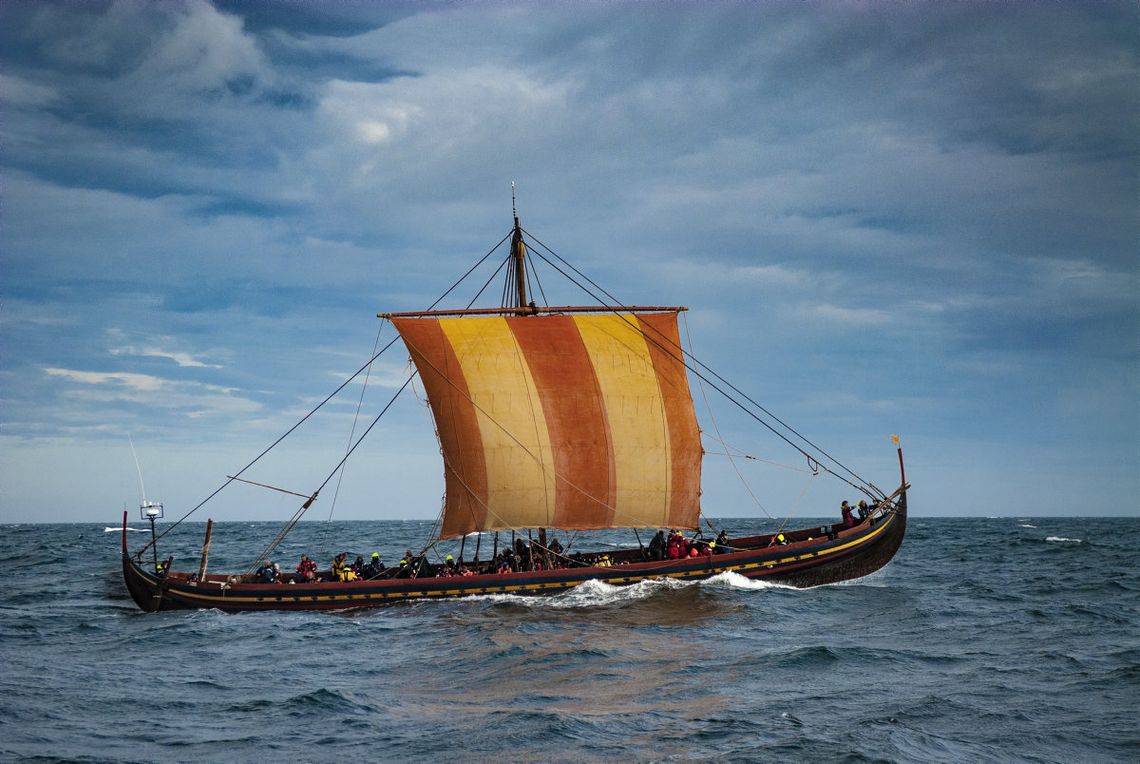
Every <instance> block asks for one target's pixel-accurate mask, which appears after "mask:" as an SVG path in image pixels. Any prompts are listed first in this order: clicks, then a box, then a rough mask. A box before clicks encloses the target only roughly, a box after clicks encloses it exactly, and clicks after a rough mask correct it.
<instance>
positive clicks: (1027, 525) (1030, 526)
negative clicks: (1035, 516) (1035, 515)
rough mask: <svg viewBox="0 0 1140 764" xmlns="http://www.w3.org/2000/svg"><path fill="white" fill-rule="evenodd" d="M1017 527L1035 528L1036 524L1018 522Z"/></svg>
mask: <svg viewBox="0 0 1140 764" xmlns="http://www.w3.org/2000/svg"><path fill="white" fill-rule="evenodd" d="M1017 527H1018V528H1036V527H1037V526H1036V525H1030V524H1029V523H1018V525H1017Z"/></svg>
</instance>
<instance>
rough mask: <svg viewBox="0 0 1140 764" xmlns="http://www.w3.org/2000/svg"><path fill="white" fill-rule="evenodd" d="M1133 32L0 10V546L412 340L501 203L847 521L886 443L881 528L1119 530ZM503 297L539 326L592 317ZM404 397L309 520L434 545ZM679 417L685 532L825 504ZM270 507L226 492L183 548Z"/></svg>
mask: <svg viewBox="0 0 1140 764" xmlns="http://www.w3.org/2000/svg"><path fill="white" fill-rule="evenodd" d="M1137 21H1138V19H1137V9H1136V7H1135V4H1133V3H1125V2H1120V3H1112V2H1105V3H1080V2H1057V3H982V2H978V3H971V2H963V3H893V2H831V3H815V2H806V3H804V2H794V3H793V2H772V3H750V2H708V3H687V2H659V3H624V2H563V3H522V2H473V3H455V2H435V3H432V2H426V3H411V2H407V3H402V2H392V3H382V4H381V3H376V4H374V3H363V2H360V3H355V2H341V3H315V2H314V3H303V2H281V3H272V4H271V3H261V2H238V1H232V2H216V3H214V4H210V3H207V2H201V1H186V2H175V1H172V2H164V3H147V2H119V1H116V2H98V1H94V2H73V3H57V2H20V1H19V0H15V1H13V2H7V3H3V4H0V521H2V522H106V523H107V524H111V525H113V524H116V523H118V522H119V521H120V519H121V513H122V511H123V510H124V509H128V510H130V511H131V512H132V516H137V512H138V509H137V507H138V504H139V500H140V493H142V491H141V490H140V485H139V471H137V470H136V462H135V457H134V456H133V455H132V445H131V444H132V443H133V448H134V451H135V453H136V454H137V459H138V464H139V467H140V468H141V475H142V478H143V480H144V483H145V494H146V498H148V499H150V500H156V501H162V502H163V503H164V504H165V506H166V513H167V516H168V517H177V516H181V515H182V514H183V513H184V512H186V511H188V510H189V509H191V508H192V507H194V506H195V505H196V504H198V503H199V502H200V501H201V500H202V499H204V498H205V497H206V496H207V495H209V494H210V493H211V492H212V491H213V490H214V489H215V488H217V487H218V486H219V485H221V484H222V483H223V482H224V481H225V478H226V476H227V475H232V474H234V472H235V471H237V470H240V469H241V468H242V467H243V466H245V465H246V464H247V463H248V462H249V461H250V460H252V459H253V458H254V457H255V456H257V455H258V454H259V453H260V452H261V451H262V450H263V449H264V448H265V447H266V446H268V445H269V444H270V443H272V442H273V441H274V440H276V439H277V437H278V436H280V435H281V434H282V433H284V432H285V431H286V430H287V429H289V427H291V426H292V425H293V424H294V423H295V422H296V421H297V420H298V419H300V418H301V417H302V416H303V415H304V414H305V413H306V412H308V411H309V410H310V409H311V408H312V407H313V406H314V405H316V404H317V403H318V402H320V401H321V400H322V399H323V398H324V397H325V396H326V395H327V394H329V393H330V392H332V391H333V390H334V389H335V388H336V387H337V386H338V385H339V384H340V383H341V382H343V381H344V380H345V379H347V378H348V377H349V376H350V375H351V374H352V373H353V372H355V371H356V370H357V369H358V368H360V367H361V366H362V365H363V364H364V363H365V362H366V361H367V359H368V358H369V356H370V355H371V352H372V349H373V347H375V343H376V342H377V341H379V342H381V343H384V342H387V341H388V340H390V339H391V338H392V336H393V334H392V328H391V326H388V325H385V324H384V323H383V322H381V321H379V320H378V319H377V318H376V313H377V312H379V311H400V310H420V309H424V308H426V307H427V306H428V305H430V304H431V303H432V302H433V301H434V300H435V299H436V298H437V297H438V296H439V295H440V294H441V293H442V292H443V291H444V290H445V289H446V288H447V287H448V286H450V285H451V284H452V283H453V282H454V281H455V280H456V279H457V278H458V277H459V276H460V275H462V274H463V273H464V272H465V271H466V270H467V269H468V268H469V267H470V266H471V265H472V264H474V263H475V262H476V261H477V260H478V259H479V258H480V257H482V256H483V255H484V254H485V253H486V252H488V251H489V250H490V249H491V248H492V247H493V246H494V244H495V243H496V242H498V241H499V240H500V239H501V238H502V237H503V236H504V235H505V234H507V232H508V231H509V229H510V227H511V224H512V220H511V183H512V182H516V183H517V192H518V210H519V215H520V217H521V219H522V224H523V226H524V228H525V229H526V230H527V231H528V232H530V233H531V234H533V235H534V236H535V237H537V239H538V240H540V241H541V242H543V243H544V244H546V245H548V246H549V247H550V248H551V249H552V250H553V251H554V252H556V253H558V254H559V255H560V256H562V257H564V258H566V259H567V260H569V261H571V262H572V263H574V265H575V266H576V267H578V268H579V269H580V270H582V271H583V272H584V273H586V274H587V275H589V276H590V278H592V279H593V280H594V281H596V282H598V283H600V284H602V285H604V286H605V287H606V288H607V289H608V290H609V291H610V292H611V293H612V294H614V295H615V296H616V297H617V298H618V299H620V300H621V302H622V303H624V304H652V305H661V304H677V305H685V306H687V307H688V308H689V311H688V312H687V313H685V314H684V318H683V320H682V325H681V331H682V336H683V337H685V338H687V341H689V342H691V349H692V351H693V353H694V354H695V355H696V356H697V357H698V358H700V359H701V361H703V362H704V363H706V364H707V365H708V366H710V367H711V368H713V369H715V370H716V371H717V372H718V373H719V374H721V375H722V376H724V377H725V378H727V379H728V380H730V381H731V382H733V384H735V385H736V386H737V387H739V388H741V389H742V390H744V391H745V392H747V393H748V394H749V395H750V396H751V397H753V398H754V399H756V400H757V401H759V402H760V403H762V404H763V405H764V406H765V407H766V408H768V409H769V410H771V411H772V412H773V413H775V414H777V415H778V416H779V417H780V418H781V419H783V420H784V421H786V422H788V423H789V424H791V425H792V426H794V427H795V428H796V429H797V430H799V431H800V432H802V433H804V434H805V435H806V436H808V437H809V438H811V439H812V440H813V441H814V442H816V443H818V444H819V445H820V446H822V447H824V448H825V449H826V450H827V451H828V452H829V453H831V454H833V455H835V456H837V457H838V458H839V459H840V460H841V461H843V462H844V463H845V464H846V465H848V466H850V467H851V468H852V469H854V470H855V471H856V472H859V473H860V474H862V475H864V477H867V478H868V479H869V480H871V481H872V482H874V483H875V484H876V485H879V486H881V487H883V488H885V489H887V490H890V489H892V488H893V487H894V486H895V485H897V483H898V480H899V476H898V464H897V458H896V455H895V451H894V448H893V446H892V445H891V443H890V440H889V437H890V435H892V434H898V435H900V436H901V438H902V444H903V447H904V450H905V453H906V469H907V479H908V480H909V481H910V482H911V483H912V484H913V488H912V490H911V493H910V505H911V511H912V513H913V514H914V515H916V516H943V515H973V516H979V515H980V516H1034V515H1125V516H1137V515H1138V514H1140V509H1138V503H1137V497H1138V496H1140V439H1138V436H1137V428H1138V426H1140V403H1138V399H1140V396H1138V393H1137V391H1138V390H1140V304H1138V302H1140V282H1138V272H1137V270H1138V259H1137V255H1138V249H1137V244H1138V241H1140V236H1138V234H1140V230H1138V228H1140V216H1138V214H1137V212H1138V210H1137V202H1138V198H1140V189H1138V180H1137V177H1138V176H1137V173H1138V167H1140V164H1138V159H1140V147H1138V145H1137V144H1138V135H1140V132H1138V130H1137V127H1138V124H1137V116H1138V106H1137V95H1136V93H1137V83H1138V77H1137V75H1138V48H1140V45H1138V43H1140V39H1138V33H1137V29H1138V23H1137ZM501 256H505V251H504V250H499V252H497V253H496V254H495V255H494V256H493V257H492V258H491V261H493V263H494V265H497V264H498V261H499V258H500V257H501ZM494 265H492V266H489V267H487V268H484V269H482V270H480V271H478V272H477V273H476V274H475V275H474V276H472V277H471V278H470V279H468V280H467V281H465V282H464V283H463V284H462V285H461V287H460V288H459V289H457V290H456V292H455V294H454V295H453V296H451V297H450V298H449V299H448V300H447V301H445V303H444V305H446V306H449V307H461V306H462V305H465V304H466V302H467V301H468V300H470V299H471V298H472V297H473V296H474V295H475V293H476V292H477V291H478V289H479V286H481V285H482V284H483V282H484V281H485V280H486V279H488V278H489V277H490V276H491V271H492V270H493V268H494ZM538 276H539V279H540V281H541V284H542V287H543V291H544V292H545V294H546V295H547V298H548V302H549V304H567V303H584V302H590V300H589V298H588V297H587V296H585V295H583V294H582V293H581V292H579V291H577V290H576V288H575V287H574V286H573V285H572V284H570V283H569V282H567V281H566V280H565V279H563V278H562V277H561V276H559V275H558V274H557V273H556V272H554V271H552V270H549V269H545V266H543V265H542V263H541V262H540V263H539V271H538ZM500 291H501V286H500V285H499V284H498V282H496V283H495V284H494V285H493V286H492V287H490V288H489V289H488V290H487V293H485V295H484V300H483V302H482V303H481V304H483V305H495V304H497V303H498V299H499V293H500ZM488 295H489V297H488ZM408 370H409V365H408V358H407V354H406V352H405V351H404V350H403V348H402V347H401V346H399V345H397V346H396V347H394V348H393V349H392V350H390V351H388V352H387V353H385V354H384V355H383V356H381V358H380V359H379V360H378V362H377V363H376V364H375V365H374V366H373V368H372V369H371V371H370V373H369V375H368V381H367V384H364V383H362V382H361V381H360V380H359V379H358V380H357V381H355V382H354V383H352V384H350V385H349V386H348V387H347V388H346V391H345V393H344V394H343V395H341V396H338V397H337V398H335V399H334V400H333V401H332V402H331V403H330V404H329V405H328V406H326V407H325V409H322V415H321V416H318V417H314V418H313V419H312V420H310V421H309V422H307V423H306V424H305V425H304V426H303V427H302V428H300V429H298V430H297V431H296V433H294V434H293V435H292V436H290V438H288V439H286V440H285V441H284V442H283V443H282V445H281V446H279V447H278V448H276V449H274V450H273V451H272V452H271V453H270V455H269V456H267V457H266V458H265V459H264V460H262V461H260V462H258V463H257V464H256V465H255V466H254V467H253V468H251V469H250V471H249V472H247V473H245V475H246V477H249V478H250V479H252V480H257V481H259V482H265V483H268V484H272V485H275V486H279V487H283V488H287V489H288V490H292V491H296V492H298V493H303V494H307V493H309V492H311V491H312V490H313V489H315V488H316V487H317V486H318V485H319V484H320V483H321V482H322V481H323V480H324V479H325V478H326V477H327V476H328V475H329V474H331V472H332V470H333V468H334V467H335V466H336V464H337V462H338V461H339V460H340V458H341V457H342V456H343V455H344V453H345V450H346V448H347V444H348V443H349V442H350V440H351V439H352V437H354V435H359V434H360V433H361V432H362V431H363V430H364V428H365V427H366V426H367V425H368V423H370V422H371V421H372V418H373V417H375V415H376V414H377V413H378V412H379V410H380V408H381V407H382V406H383V405H384V404H385V403H386V402H387V400H388V399H389V398H390V397H391V395H392V394H393V393H394V392H395V389H396V388H397V387H398V386H399V385H400V384H401V383H402V382H403V381H404V379H405V378H406V375H407V373H408ZM412 392H413V394H411V395H404V396H401V398H400V399H399V400H398V401H397V403H396V405H394V406H393V408H392V409H391V411H390V412H389V413H388V414H387V415H385V417H384V418H382V419H381V421H380V423H379V424H378V425H377V426H376V427H375V428H374V430H373V431H372V433H371V434H370V435H369V437H368V439H366V440H365V441H364V442H363V443H362V444H361V446H360V447H359V448H358V449H357V450H356V452H355V453H354V455H353V457H352V459H351V460H350V461H349V462H348V466H347V468H346V470H345V471H344V474H343V476H342V477H341V478H340V479H334V480H333V481H332V482H331V483H330V484H329V487H328V488H327V489H326V490H325V491H324V492H322V494H321V497H320V499H319V501H318V502H317V503H316V504H315V505H314V506H313V508H312V509H311V510H310V511H309V515H308V516H307V517H308V518H309V519H319V520H324V519H327V518H328V517H334V518H336V519H341V520H352V519H432V518H434V517H435V516H436V515H437V513H438V511H439V508H440V503H441V494H442V490H443V489H442V486H443V478H442V469H443V468H442V461H441V459H440V456H439V452H438V445H437V442H436V439H435V435H434V431H433V425H432V420H431V417H430V412H429V411H428V409H427V408H426V405H425V403H424V401H423V399H422V389H417V388H415V387H414V386H413V388H412ZM693 393H694V398H695V400H696V408H697V413H698V417H700V419H701V422H702V427H703V429H704V431H705V440H704V442H705V448H706V451H707V455H706V458H705V462H704V494H703V497H702V505H703V507H704V511H705V513H706V514H707V515H710V516H713V517H718V516H719V517H723V516H738V517H739V516H764V515H770V516H773V517H787V516H792V517H808V516H810V517H817V516H827V515H830V514H836V516H838V514H837V509H836V508H837V507H838V503H839V501H840V500H841V499H845V498H847V499H851V498H857V497H856V496H853V495H852V494H851V492H850V490H849V489H848V488H847V487H846V486H845V485H843V484H842V483H839V482H838V481H835V480H830V479H828V478H827V477H826V475H825V476H821V477H815V476H813V475H811V473H810V472H809V471H808V470H807V469H806V465H805V463H804V460H803V459H802V457H800V456H799V455H798V454H796V453H795V452H793V451H790V450H789V449H787V448H786V447H784V446H783V445H782V444H781V443H780V442H779V441H778V440H776V439H774V438H771V437H770V436H769V435H767V434H766V431H764V430H763V428H759V427H757V426H756V425H755V423H751V422H750V421H749V420H747V419H746V418H742V417H740V416H739V415H738V414H734V411H733V409H732V407H731V406H728V405H725V403H724V402H723V401H721V400H717V395H716V393H715V392H714V391H712V390H710V389H708V388H707V387H702V386H701V385H698V384H697V383H696V381H695V380H694V381H693ZM706 397H707V398H708V404H707V405H706V401H705V399H706ZM326 411H327V415H325V412H326ZM722 440H723V441H724V442H725V443H728V444H729V445H730V446H731V447H732V448H733V449H738V450H739V451H742V452H744V453H747V454H749V455H751V456H753V457H755V459H747V460H745V459H739V458H738V459H734V460H730V459H728V458H727V457H725V456H724V455H723V454H724V453H725V446H724V445H722V443H721V441H722ZM737 471H739V472H740V475H741V477H738V475H737ZM741 478H742V479H741ZM334 494H335V495H334ZM297 505H298V500H297V499H296V498H295V497H293V496H290V495H287V494H282V493H278V492H273V491H268V490H266V489H261V488H256V487H253V486H245V485H238V486H231V487H230V488H227V489H226V490H225V491H223V492H222V493H221V494H219V496H218V497H217V498H216V499H215V500H214V501H212V502H211V503H209V504H207V505H206V507H204V508H203V509H201V510H199V511H198V513H197V514H196V515H195V516H194V519H199V520H204V519H205V517H206V516H210V517H213V518H214V519H219V520H226V519H278V518H283V517H287V516H288V515H290V514H292V512H293V511H294V510H295V509H296V508H297Z"/></svg>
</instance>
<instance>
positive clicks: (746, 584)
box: [696, 570, 802, 591]
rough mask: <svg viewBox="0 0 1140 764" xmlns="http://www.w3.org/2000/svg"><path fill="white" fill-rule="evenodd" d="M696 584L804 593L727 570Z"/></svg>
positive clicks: (793, 588) (786, 585)
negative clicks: (787, 590)
mask: <svg viewBox="0 0 1140 764" xmlns="http://www.w3.org/2000/svg"><path fill="white" fill-rule="evenodd" d="M696 583H697V584H698V585H700V586H711V587H727V588H729V589H748V590H753V591H755V590H757V589H791V590H793V591H802V590H801V589H798V588H797V587H795V586H789V585H788V584H777V583H774V582H772V581H761V580H757V579H754V578H748V577H746V576H742V575H740V574H739V573H735V572H733V571H731V570H726V571H725V572H724V573H718V574H716V575H715V576H713V577H712V578H706V579H705V580H704V581H698V582H696Z"/></svg>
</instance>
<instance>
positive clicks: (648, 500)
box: [393, 312, 701, 537]
mask: <svg viewBox="0 0 1140 764" xmlns="http://www.w3.org/2000/svg"><path fill="white" fill-rule="evenodd" d="M393 323H394V324H395V326H396V329H397V330H398V331H399V332H400V335H401V337H402V338H403V340H404V343H405V344H406V345H407V346H408V349H409V351H410V353H411V356H412V359H413V361H414V362H415V364H416V368H417V369H418V370H419V373H420V377H421V379H422V380H423V384H424V388H425V390H426V391H427V395H428V401H429V403H430V404H431V409H432V414H433V415H434V417H435V424H436V429H437V432H438V434H439V440H440V447H441V450H442V452H443V459H444V472H445V480H446V486H447V498H446V501H445V505H444V518H443V526H442V528H441V530H440V536H442V537H451V536H456V535H459V534H463V533H470V532H472V531H476V530H501V529H510V528H535V527H544V526H545V527H555V528H566V529H574V530H588V529H598V528H614V527H675V528H695V527H696V525H697V517H698V513H699V510H700V470H701V445H700V432H699V430H698V427H697V419H696V415H695V413H694V412H693V400H692V396H691V394H690V392H689V384H688V381H687V379H686V376H685V368H684V365H683V364H682V363H681V360H680V358H679V355H680V353H679V350H678V348H679V347H680V342H679V337H678V332H677V316H676V313H672V312H670V313H636V314H634V313H625V314H574V315H542V316H529V317H523V316H507V317H504V316H486V317H484V316H480V317H472V316H465V317H459V318H437V317H430V318H394V319H393Z"/></svg>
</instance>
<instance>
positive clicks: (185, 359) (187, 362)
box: [110, 345, 222, 369]
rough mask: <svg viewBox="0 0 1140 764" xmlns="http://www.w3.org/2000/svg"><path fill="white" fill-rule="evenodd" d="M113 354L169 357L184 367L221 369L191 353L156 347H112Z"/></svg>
mask: <svg viewBox="0 0 1140 764" xmlns="http://www.w3.org/2000/svg"><path fill="white" fill-rule="evenodd" d="M110 352H111V355H133V356H141V357H146V358H168V359H170V360H171V361H174V362H175V363H176V364H178V365H179V366H181V367H183V368H200V369H220V368H222V367H221V366H220V365H218V364H213V363H204V362H202V361H199V360H198V359H196V358H194V357H193V356H192V355H190V354H189V353H178V352H171V351H169V350H163V349H162V348H156V347H136V346H134V345H127V346H125V347H118V348H111V351H110Z"/></svg>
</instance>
